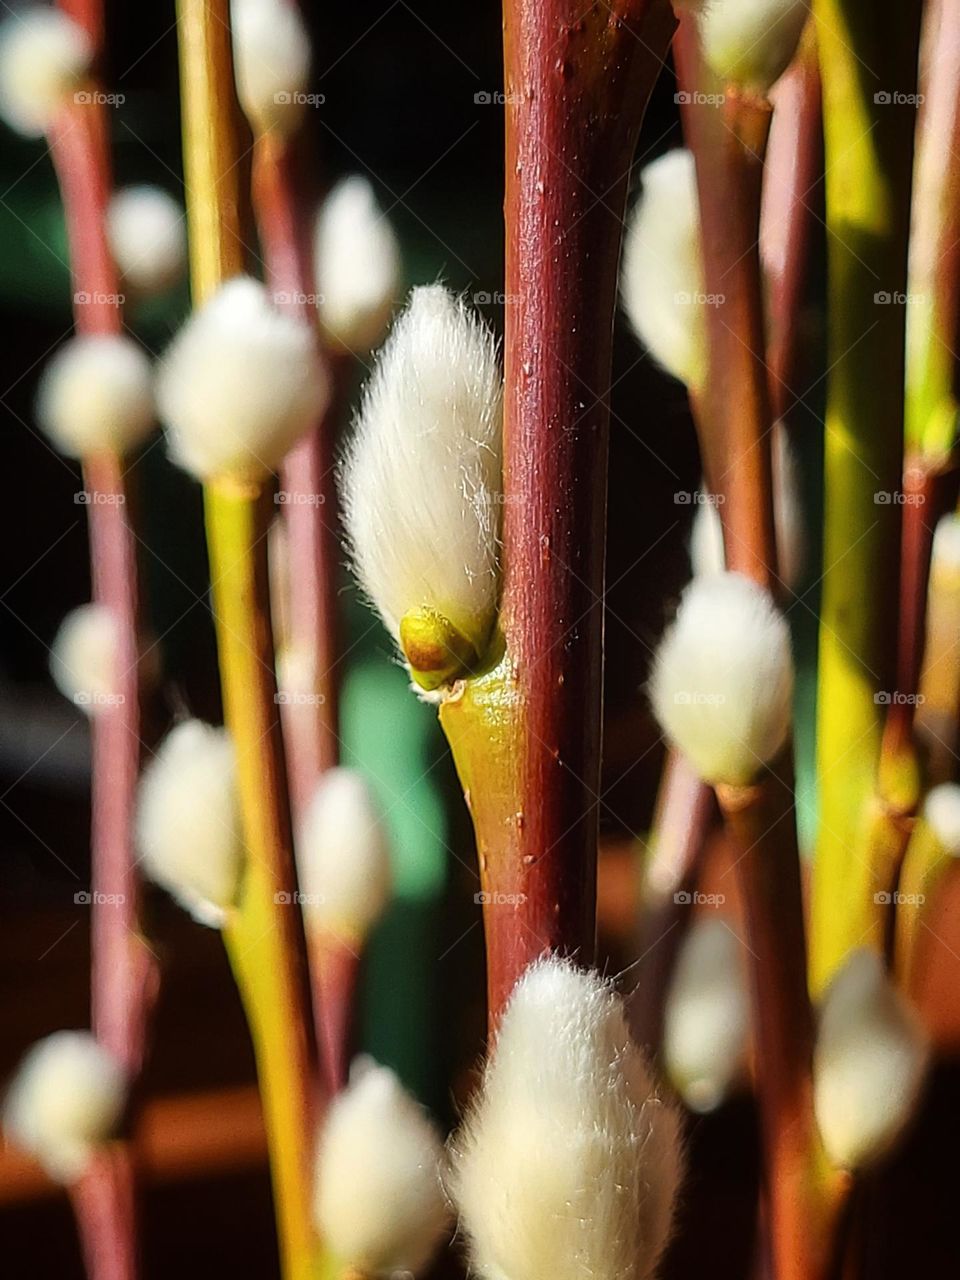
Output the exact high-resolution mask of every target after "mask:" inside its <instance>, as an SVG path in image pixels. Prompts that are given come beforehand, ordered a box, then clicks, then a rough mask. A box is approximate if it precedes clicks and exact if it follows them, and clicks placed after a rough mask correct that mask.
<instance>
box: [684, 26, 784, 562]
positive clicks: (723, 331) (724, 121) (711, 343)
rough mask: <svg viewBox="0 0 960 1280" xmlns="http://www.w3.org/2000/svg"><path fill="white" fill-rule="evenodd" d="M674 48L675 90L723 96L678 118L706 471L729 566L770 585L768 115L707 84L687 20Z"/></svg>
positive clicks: (762, 106)
mask: <svg viewBox="0 0 960 1280" xmlns="http://www.w3.org/2000/svg"><path fill="white" fill-rule="evenodd" d="M675 49H676V58H677V74H678V83H679V84H680V86H681V89H682V91H684V92H686V93H688V94H689V95H691V97H692V96H693V95H694V94H695V93H701V94H702V93H703V92H704V91H705V90H713V89H722V91H723V92H722V94H721V95H719V96H720V98H721V101H720V104H719V106H718V107H717V108H712V107H710V106H708V105H706V104H703V105H691V106H689V107H688V109H687V111H686V113H685V114H684V130H685V134H686V139H687V143H688V145H689V147H690V149H691V151H692V152H693V154H694V157H695V159H696V168H697V191H698V195H699V201H700V225H701V244H702V247H703V281H704V292H705V294H706V295H707V298H708V299H712V300H713V301H711V302H709V303H708V304H707V305H706V307H705V312H706V324H707V339H708V353H709V358H708V374H707V383H706V387H705V388H704V391H703V393H702V395H700V396H699V397H698V409H699V416H698V429H699V431H700V448H701V452H702V455H703V465H704V471H705V472H706V475H707V479H708V483H709V485H710V488H711V489H712V491H713V492H714V493H716V494H717V495H718V497H719V498H720V499H721V502H720V505H719V512H720V518H721V521H722V523H723V536H724V548H725V551H726V560H727V567H728V568H729V569H732V570H735V571H737V572H740V573H744V574H746V575H747V576H748V577H751V578H754V579H755V580H756V581H757V582H759V583H761V584H762V585H763V586H767V587H773V586H774V585H775V584H776V582H777V556H776V539H775V534H774V524H773V501H772V491H773V486H772V464H771V450H770V445H771V440H770V433H771V427H772V425H773V411H772V406H771V402H770V388H769V381H768V373H767V365H766V359H765V343H766V338H765V331H764V330H765V322H764V300H763V287H762V274H761V269H760V250H759V238H760V195H761V183H762V178H763V159H764V153H765V150H766V143H767V134H768V131H769V128H770V112H771V108H770V105H769V103H766V102H764V101H762V100H759V99H756V98H752V97H749V96H746V95H744V94H742V93H740V92H738V91H737V90H736V89H735V88H734V87H733V86H729V85H728V86H715V85H713V84H712V83H709V82H708V81H707V79H706V73H705V72H703V70H702V69H701V64H700V58H699V53H698V49H697V43H696V34H695V30H694V28H693V26H692V23H691V22H690V20H689V19H687V18H685V19H684V21H683V22H682V24H681V29H680V32H679V34H678V39H677V41H676V42H675ZM718 111H719V113H721V115H720V118H719V119H718V118H717V113H718Z"/></svg>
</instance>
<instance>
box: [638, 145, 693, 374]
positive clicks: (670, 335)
mask: <svg viewBox="0 0 960 1280" xmlns="http://www.w3.org/2000/svg"><path fill="white" fill-rule="evenodd" d="M640 177H641V182H642V192H641V195H640V199H639V200H638V201H637V203H636V204H635V205H634V208H633V212H632V213H631V214H630V216H629V218H628V220H627V230H626V235H625V238H624V242H623V266H622V270H621V276H620V295H621V299H622V302H623V309H624V311H625V312H626V315H627V319H628V320H629V321H630V324H631V326H632V327H633V331H634V333H635V334H636V336H637V338H638V339H639V341H640V342H641V343H643V345H644V346H645V347H646V348H647V350H648V351H649V352H650V354H651V355H652V356H653V357H654V359H655V360H657V361H658V362H659V363H660V364H661V365H663V367H664V369H666V370H667V372H668V373H672V374H673V376H674V377H675V378H679V379H680V381H681V382H684V383H686V384H687V386H688V387H690V388H691V389H693V390H696V389H697V388H698V387H699V386H700V385H701V383H702V382H703V379H704V378H705V376H706V371H707V348H706V325H705V320H704V305H705V303H704V293H703V264H702V261H701V248H700V206H699V202H698V200H697V177H696V169H695V166H694V161H693V155H692V154H691V152H689V151H686V150H684V149H683V148H677V149H676V150H674V151H668V152H667V153H666V155H663V156H660V158H659V159H657V160H653V161H652V162H651V163H650V164H648V165H647V166H646V167H645V168H644V169H643V171H642V173H641V175H640Z"/></svg>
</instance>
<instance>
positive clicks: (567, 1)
mask: <svg viewBox="0 0 960 1280" xmlns="http://www.w3.org/2000/svg"><path fill="white" fill-rule="evenodd" d="M504 16H505V25H504V58H505V79H506V101H507V108H506V198H505V219H506V237H507V248H506V278H505V290H506V294H507V297H508V298H509V299H510V305H509V306H508V307H507V317H506V368H505V402H504V449H505V459H504V521H503V563H504V569H505V576H504V583H503V597H502V612H501V619H500V623H501V627H502V632H503V636H502V640H503V645H504V648H505V652H504V656H503V657H502V660H501V661H500V663H499V665H498V666H497V667H496V669H495V670H494V672H492V673H490V674H489V675H488V676H486V677H481V678H479V679H475V680H471V681H468V682H467V684H466V687H465V688H464V689H463V691H462V694H461V696H460V697H459V698H458V697H456V696H455V697H454V698H452V699H450V700H448V701H447V702H446V703H445V704H444V706H443V708H442V710H441V718H442V720H443V723H444V727H445V729H446V731H447V733H448V736H449V737H450V739H451V743H452V744H453V748H454V755H455V757H456V760H457V765H458V769H459V771H460V776H461V781H462V782H463V784H464V790H465V792H466V794H467V798H468V802H469V803H470V804H471V808H472V812H473V817H474V824H475V827H476V830H477V843H478V850H479V857H480V871H481V879H482V883H483V886H484V889H485V890H486V891H487V892H492V893H505V894H507V895H509V900H508V901H506V902H503V901H499V900H493V901H490V902H488V904H487V905H486V906H485V908H484V927H485V930H486V944H487V965H488V971H487V982H488V997H489V1013H490V1018H491V1021H492V1022H495V1021H496V1018H497V1016H498V1014H499V1012H500V1010H501V1008H502V1006H503V1003H504V1001H505V1000H506V998H507V997H508V995H509V993H510V991H511V990H512V988H513V986H514V983H515V982H516V979H517V978H518V976H519V975H520V974H521V973H522V972H523V970H524V968H525V967H526V966H527V965H528V964H529V963H530V962H531V961H532V960H534V959H535V958H536V957H537V956H539V955H541V954H543V953H544V952H546V951H560V952H563V953H567V954H575V955H576V956H577V957H578V958H579V959H580V960H581V961H582V962H583V963H589V962H591V961H592V959H593V955H594V946H595V932H596V856H597V796H598V795H599V787H600V730H601V681H602V667H603V656H602V655H603V646H602V637H603V591H604V542H605V525H606V486H607V430H608V418H609V411H608V403H607V389H608V387H609V385H610V363H611V344H612V327H613V315H614V308H615V303H616V291H617V265H618V259H619V251H620V239H621V232H622V219H623V213H624V209H625V204H626V196H627V177H628V173H629V169H630V162H631V159H632V156H633V152H634V148H635V145H636V140H637V135H638V131H639V128H640V122H641V119H642V117H643V112H644V109H645V106H646V102H647V98H648V97H649V94H650V91H651V89H652V87H653V84H654V82H655V80H656V78H657V75H658V74H659V72H660V69H661V65H662V63H661V57H662V55H664V54H665V52H666V48H667V43H668V41H669V38H670V34H671V32H672V30H673V25H674V19H673V15H672V12H671V10H670V7H669V5H668V4H667V3H666V0H629V2H624V3H621V4H619V5H617V6H614V7H613V8H611V7H609V6H608V5H606V4H597V5H594V6H593V7H590V8H587V9H586V10H584V7H583V6H582V5H581V4H579V3H577V2H576V0H546V3H544V0H507V3H506V5H505V10H504Z"/></svg>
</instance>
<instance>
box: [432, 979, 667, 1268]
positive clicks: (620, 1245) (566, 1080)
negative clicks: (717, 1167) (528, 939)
mask: <svg viewBox="0 0 960 1280" xmlns="http://www.w3.org/2000/svg"><path fill="white" fill-rule="evenodd" d="M450 1150H451V1173H450V1188H451V1192H452V1196H453V1199H454V1202H455V1204H456V1206H457V1208H458V1210H459V1214H460V1226H461V1228H462V1230H463V1231H464V1233H465V1234H466V1237H467V1240H468V1242H469V1250H470V1263H471V1266H472V1269H473V1271H474V1272H475V1273H476V1274H477V1275H478V1276H480V1277H482V1278H483V1280H580V1278H581V1277H583V1276H596V1277H604V1280H647V1277H649V1276H651V1275H652V1274H653V1272H654V1270H655V1268H656V1265H657V1262H658V1259H659V1258H660V1255H661V1253H662V1251H663V1248H664V1246H665V1245H666V1242H667V1240H668V1238H669V1235H670V1231H671V1225H672V1216H673V1205H674V1201H675V1198H676V1193H677V1187H678V1183H679V1179H680V1169H681V1151H680V1138H679V1121H678V1118H677V1115H676V1113H675V1111H673V1110H672V1109H671V1108H670V1107H669V1106H667V1105H666V1104H665V1103H664V1102H663V1101H662V1100H661V1099H660V1098H659V1096H658V1094H657V1090H656V1087H655V1085H654V1082H653V1080H652V1078H651V1075H650V1069H649V1066H648V1064H647V1061H646V1059H645V1057H644V1055H643V1053H642V1052H641V1050H640V1049H639V1048H638V1047H637V1046H636V1045H635V1044H634V1043H633V1041H632V1039H631V1037H630V1032H629V1029H628V1027H627V1022H626V1018H625V1016H624V1009H623V1002H622V1000H621V999H620V997H619V996H618V995H617V993H616V991H615V990H614V988H613V986H612V985H611V984H610V983H608V982H605V981H604V980H603V979H601V978H600V977H599V975H598V974H596V973H593V972H586V971H584V970H580V969H577V968H575V967H574V966H573V965H572V964H570V963H569V962H567V961H564V960H559V959H556V958H551V959H545V960H541V961H539V962H537V963H536V964H535V965H533V966H532V967H531V968H530V969H528V970H527V972H526V973H525V974H524V976H523V977H522V978H521V979H520V981H519V983H518V984H517V987H516V989H515V991H514V993H513V996H512V997H511V1000H510V1002H509V1004H508V1006H507V1008H506V1010H505V1011H504V1014H503V1018H502V1021H501V1023H500V1027H499V1030H498V1032H497V1036H496V1041H495V1043H494V1046H493V1050H492V1052H491V1054H490V1056H489V1058H488V1061H487V1066H486V1070H485V1072H484V1078H483V1083H482V1085H481V1087H480V1090H479V1092H478V1095H477V1097H476V1099H475V1100H474V1101H473V1103H472V1104H471V1106H470V1108H469V1110H468V1113H467V1115H466V1118H465V1120H464V1122H463V1125H462V1127H461V1129H460V1130H459V1132H458V1133H456V1134H455V1135H454V1137H453V1138H452V1139H451V1143H450Z"/></svg>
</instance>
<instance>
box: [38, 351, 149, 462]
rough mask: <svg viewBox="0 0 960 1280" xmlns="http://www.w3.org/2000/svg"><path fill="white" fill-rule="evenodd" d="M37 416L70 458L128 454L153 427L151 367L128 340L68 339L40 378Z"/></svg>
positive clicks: (54, 441)
mask: <svg viewBox="0 0 960 1280" xmlns="http://www.w3.org/2000/svg"><path fill="white" fill-rule="evenodd" d="M36 412H37V422H38V424H39V426H40V427H41V429H42V430H43V431H44V433H45V434H46V435H47V436H49V437H50V439H51V440H52V441H53V443H54V444H55V445H56V446H57V448H58V449H59V450H60V451H61V453H65V454H66V455H67V456H68V457H71V458H84V457H86V456H88V455H89V454H91V453H101V452H110V453H118V454H125V453H129V452H131V451H132V450H133V449H136V448H137V446H138V445H140V444H142V443H143V441H144V440H146V438H147V436H148V435H149V434H150V432H151V431H152V430H153V428H154V425H155V423H156V410H155V408H154V400H153V367H152V365H151V363H150V360H149V358H148V357H147V355H146V353H145V352H144V351H143V350H142V348H141V347H139V346H138V345H137V343H136V342H134V340H133V339H132V338H127V337H124V336H122V335H120V334H82V335H79V336H78V337H75V338H70V339H68V341H66V342H65V343H64V344H63V346H62V347H60V349H59V350H58V351H57V352H56V354H55V355H54V356H53V357H52V358H51V359H50V360H49V361H48V363H47V365H46V367H45V369H44V371H43V374H42V375H41V378H40V385H39V387H38V389H37V405H36Z"/></svg>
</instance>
